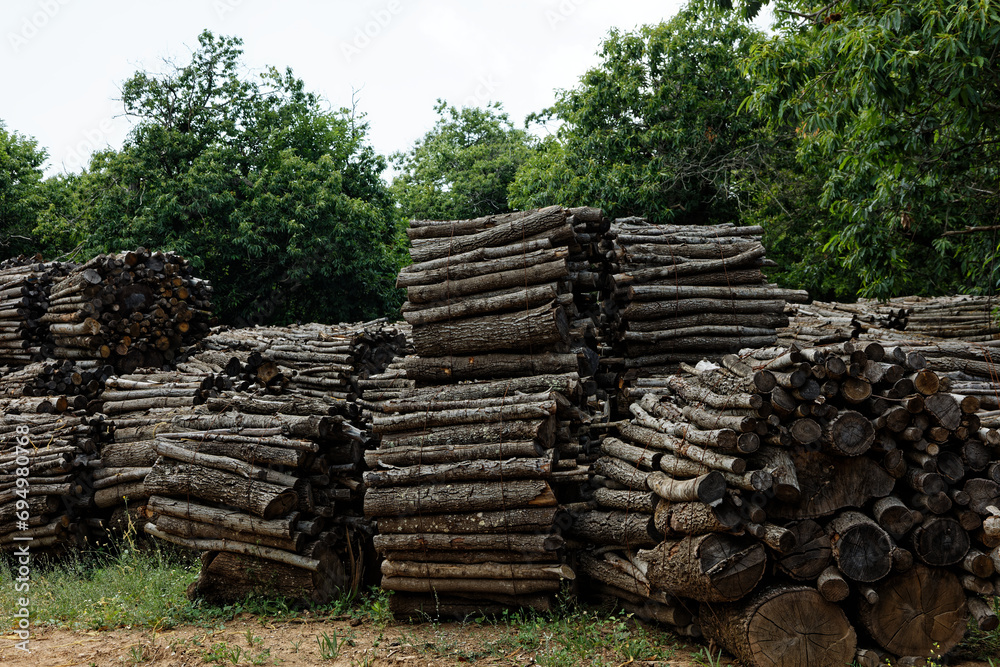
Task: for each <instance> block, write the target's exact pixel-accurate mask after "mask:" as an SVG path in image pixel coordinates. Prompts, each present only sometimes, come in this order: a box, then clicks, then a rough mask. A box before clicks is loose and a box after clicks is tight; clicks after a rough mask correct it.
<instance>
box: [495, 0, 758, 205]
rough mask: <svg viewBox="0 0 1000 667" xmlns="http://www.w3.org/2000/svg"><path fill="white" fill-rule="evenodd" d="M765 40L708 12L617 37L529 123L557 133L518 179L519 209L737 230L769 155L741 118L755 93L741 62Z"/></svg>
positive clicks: (695, 7)
mask: <svg viewBox="0 0 1000 667" xmlns="http://www.w3.org/2000/svg"><path fill="white" fill-rule="evenodd" d="M762 39H763V38H762V36H761V35H760V34H759V32H758V31H756V30H755V29H754V28H752V27H750V26H749V25H747V24H746V23H745V22H743V21H740V20H739V19H738V18H737V17H731V16H728V15H724V14H721V13H719V12H717V11H714V10H713V9H712V8H709V7H707V6H703V5H702V4H701V3H694V4H692V5H689V6H686V7H684V8H683V9H681V11H680V12H679V13H678V14H677V15H676V16H675V17H674V18H672V19H671V20H669V21H667V22H664V23H660V24H658V25H651V26H644V27H642V28H640V29H638V30H636V31H634V32H622V31H619V30H612V31H611V33H610V35H609V36H608V38H607V39H606V40H605V41H604V43H603V44H602V46H601V48H600V51H599V53H600V56H601V63H600V65H598V66H597V67H595V68H594V69H591V70H590V71H588V72H586V73H585V74H584V75H583V77H582V78H581V81H580V85H579V86H578V87H577V88H575V89H573V90H568V91H563V92H561V93H560V94H559V95H558V98H557V100H556V103H555V104H554V105H553V106H552V107H550V108H549V109H546V110H545V111H543V112H541V113H540V114H537V115H535V116H534V117H533V118H532V120H533V121H537V122H548V121H557V122H559V123H561V124H560V125H559V127H558V129H557V130H556V132H555V134H553V135H551V136H549V137H547V138H546V140H545V141H544V142H543V145H542V150H541V151H539V152H538V153H537V154H536V155H534V156H532V157H531V158H530V159H529V160H528V162H527V164H526V165H525V166H524V167H523V168H522V169H521V170H520V171H519V172H518V174H517V178H516V179H515V181H514V184H513V185H512V186H511V199H512V202H513V203H515V204H516V205H517V206H520V207H527V206H540V205H545V204H553V203H562V204H565V205H568V206H575V205H589V206H600V207H602V208H603V209H604V210H605V211H606V212H608V213H610V214H611V215H615V216H623V215H647V216H649V217H651V218H652V219H654V220H657V221H659V222H668V221H676V222H685V223H695V224H697V223H709V222H724V221H732V220H735V219H737V218H738V217H739V213H740V211H741V209H742V208H743V207H745V206H746V205H747V204H748V203H749V202H748V197H749V192H748V185H747V184H748V182H749V181H751V180H752V179H753V178H754V169H755V165H758V164H759V163H760V160H761V153H762V152H765V151H766V149H767V147H766V145H765V144H764V143H763V142H765V141H766V138H765V137H763V135H762V134H761V129H762V128H763V127H764V125H765V123H764V122H763V121H761V120H758V119H757V118H755V117H752V116H750V115H748V114H738V113H737V109H738V107H739V105H740V102H741V101H742V100H743V99H744V98H745V97H747V96H748V95H749V94H750V91H751V82H750V81H749V80H748V79H747V78H746V77H745V75H744V73H743V71H742V70H741V62H740V58H741V57H743V56H746V55H748V54H749V53H750V49H751V48H752V46H753V45H754V44H756V43H758V42H760V41H761V40H762Z"/></svg>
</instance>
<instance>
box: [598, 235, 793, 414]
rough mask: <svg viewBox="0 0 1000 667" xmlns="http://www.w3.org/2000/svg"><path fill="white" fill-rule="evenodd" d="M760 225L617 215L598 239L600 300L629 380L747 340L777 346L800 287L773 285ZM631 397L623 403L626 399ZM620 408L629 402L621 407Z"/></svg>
mask: <svg viewBox="0 0 1000 667" xmlns="http://www.w3.org/2000/svg"><path fill="white" fill-rule="evenodd" d="M762 233H763V232H762V229H761V228H760V227H735V226H732V225H729V224H724V225H707V226H676V225H657V224H652V223H650V222H648V221H647V220H645V219H643V218H634V217H633V218H620V219H618V220H615V221H614V223H613V224H612V225H611V228H610V230H609V231H608V232H607V234H606V238H605V240H604V241H603V242H602V246H601V247H602V249H603V250H604V252H605V254H606V257H607V258H608V260H609V267H608V271H609V272H610V274H611V275H610V277H609V281H608V284H607V293H606V299H605V304H604V309H605V312H606V316H607V318H608V320H609V322H610V324H611V329H612V332H613V338H614V344H615V355H616V356H615V357H611V358H607V359H606V360H605V365H606V367H607V368H608V369H609V370H616V369H617V370H620V371H621V372H623V373H624V380H625V385H626V386H628V385H629V384H630V383H631V382H632V381H633V380H635V379H636V378H639V377H646V376H649V375H656V374H663V373H669V372H676V370H677V368H678V364H680V363H681V362H686V363H695V362H697V361H699V360H701V359H703V358H707V359H715V360H717V359H718V358H719V357H721V356H722V355H724V354H728V353H732V352H736V351H738V350H739V349H741V348H745V347H765V346H769V345H773V344H775V342H776V340H777V337H776V328H777V327H781V326H785V325H786V324H787V323H788V319H787V317H786V316H785V315H784V313H783V311H784V308H785V303H786V302H807V301H808V300H809V295H808V293H807V292H805V291H802V290H788V289H781V288H778V287H776V286H775V285H772V284H769V283H768V282H767V279H766V278H765V276H764V274H763V273H762V269H763V268H765V267H767V266H773V265H774V262H773V261H771V260H768V259H766V258H765V256H764V255H765V250H764V246H763V245H762V244H761V234H762ZM625 404H627V401H626V402H625ZM623 407H624V405H623Z"/></svg>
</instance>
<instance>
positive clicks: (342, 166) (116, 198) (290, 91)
mask: <svg viewBox="0 0 1000 667" xmlns="http://www.w3.org/2000/svg"><path fill="white" fill-rule="evenodd" d="M198 41H199V48H198V49H197V50H196V51H194V52H193V54H192V57H191V62H190V63H188V64H184V65H178V64H174V63H168V65H169V67H168V71H167V72H166V73H165V74H159V75H152V74H148V73H145V72H138V73H136V74H135V75H134V76H133V77H132V78H130V79H129V80H128V81H126V82H125V83H124V85H123V88H122V102H123V105H124V108H125V113H126V114H127V115H129V116H131V117H133V118H134V119H135V120H136V125H135V127H134V130H133V131H132V133H131V134H130V136H129V138H128V139H127V140H126V142H125V145H124V146H123V148H122V149H121V150H120V151H115V150H106V151H103V152H99V153H97V154H95V155H94V156H93V157H92V160H91V163H90V168H89V170H88V172H87V173H86V174H85V175H84V177H83V178H82V179H81V182H80V183H79V193H78V199H79V201H83V202H86V206H84V213H83V215H84V218H85V222H86V227H87V230H88V232H89V245H90V249H91V250H95V251H96V250H101V251H113V250H119V249H121V248H126V247H133V246H138V245H144V246H147V247H152V248H157V249H172V250H174V251H177V252H179V253H181V254H183V255H185V256H187V257H189V258H190V259H191V260H192V262H193V263H194V264H195V265H196V267H197V268H198V269H199V270H200V272H201V273H202V274H203V275H204V276H206V277H207V278H209V279H211V280H212V282H213V283H214V285H215V299H214V300H215V304H216V308H217V309H218V310H219V311H220V314H221V315H222V317H223V319H224V320H225V321H232V322H236V323H243V322H286V321H290V320H295V319H310V320H316V321H338V320H356V319H362V318H369V317H373V316H379V315H383V314H386V313H390V312H392V311H393V310H394V309H395V308H396V307H398V304H399V301H400V297H399V293H398V291H397V290H395V289H394V287H393V281H394V275H395V271H396V268H397V266H398V262H399V260H400V257H399V247H400V243H399V225H398V220H397V217H396V214H395V212H394V206H393V198H392V195H391V193H390V192H389V190H388V188H387V187H386V186H385V185H384V184H383V182H382V181H381V178H380V174H381V172H382V171H383V170H384V168H385V161H384V159H383V158H382V157H381V156H378V155H376V154H375V153H374V152H373V151H372V149H371V147H370V146H369V145H368V144H367V143H366V134H367V129H368V127H367V125H366V124H365V123H364V122H363V119H362V118H359V116H358V115H357V114H355V113H354V112H353V111H352V110H348V109H340V110H337V111H330V110H327V109H325V108H324V105H323V104H322V102H321V100H320V99H319V98H318V97H317V96H316V95H315V94H313V93H309V92H306V90H305V87H304V84H303V82H302V81H301V80H299V79H297V78H295V77H294V76H293V75H292V72H291V71H290V70H286V71H285V72H280V71H278V70H277V69H275V68H269V69H267V70H266V71H264V72H263V73H262V74H260V75H259V77H256V78H244V77H243V76H241V71H242V66H241V62H240V61H241V57H242V49H241V48H240V46H241V44H242V42H241V40H239V39H238V38H232V37H215V36H214V35H212V34H211V33H210V32H208V31H205V32H203V33H202V34H201V35H200V36H199V38H198Z"/></svg>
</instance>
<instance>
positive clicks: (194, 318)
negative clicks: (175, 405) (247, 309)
mask: <svg viewBox="0 0 1000 667" xmlns="http://www.w3.org/2000/svg"><path fill="white" fill-rule="evenodd" d="M211 292H212V290H211V286H210V285H209V284H208V282H207V281H205V280H201V279H199V278H197V277H195V276H194V275H193V273H192V270H191V266H190V264H189V263H188V261H187V260H186V259H184V258H182V257H179V256H177V255H174V254H173V253H159V252H155V253H150V252H149V251H147V250H145V249H143V248H139V249H138V250H136V251H134V252H132V251H130V252H123V253H118V254H116V255H98V256H96V257H94V258H93V259H91V260H90V261H88V262H87V263H85V264H82V265H80V266H78V267H76V268H74V269H73V270H72V271H71V272H70V273H69V275H67V276H66V277H65V278H63V279H62V280H60V281H58V282H55V283H54V284H53V285H52V287H51V289H50V291H49V295H48V305H47V308H46V312H45V314H44V315H43V316H41V318H40V322H42V323H44V324H45V325H46V326H47V330H48V332H49V333H50V334H51V336H52V341H53V349H52V354H51V356H53V357H55V358H57V359H71V360H74V361H76V362H77V364H78V365H80V366H81V367H84V368H94V367H98V366H100V365H103V364H111V365H113V366H114V367H115V368H116V369H117V370H118V372H121V373H132V372H134V371H135V370H136V369H137V368H140V367H142V368H161V367H163V366H164V365H165V364H167V365H169V364H171V363H172V362H173V361H174V360H175V358H176V355H177V352H178V350H179V349H181V348H182V347H185V346H188V345H191V344H193V343H194V342H195V341H197V340H198V339H199V338H201V337H202V336H204V335H205V334H206V333H208V329H209V327H210V325H211V324H212V323H214V318H213V317H212V314H211V302H210V298H211Z"/></svg>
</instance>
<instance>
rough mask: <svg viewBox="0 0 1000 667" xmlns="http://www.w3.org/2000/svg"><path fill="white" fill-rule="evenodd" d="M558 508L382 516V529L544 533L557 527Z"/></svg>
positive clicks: (406, 531)
mask: <svg viewBox="0 0 1000 667" xmlns="http://www.w3.org/2000/svg"><path fill="white" fill-rule="evenodd" d="M557 511H558V510H557V508H555V507H542V508H536V509H513V510H504V511H493V512H475V513H471V514H431V515H426V516H399V517H384V518H381V519H379V520H378V530H379V532H380V533H381V534H383V535H389V534H397V533H447V534H451V535H455V534H458V535H466V534H484V533H538V534H543V533H546V532H551V531H552V530H553V528H554V527H555V525H556V513H557Z"/></svg>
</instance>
